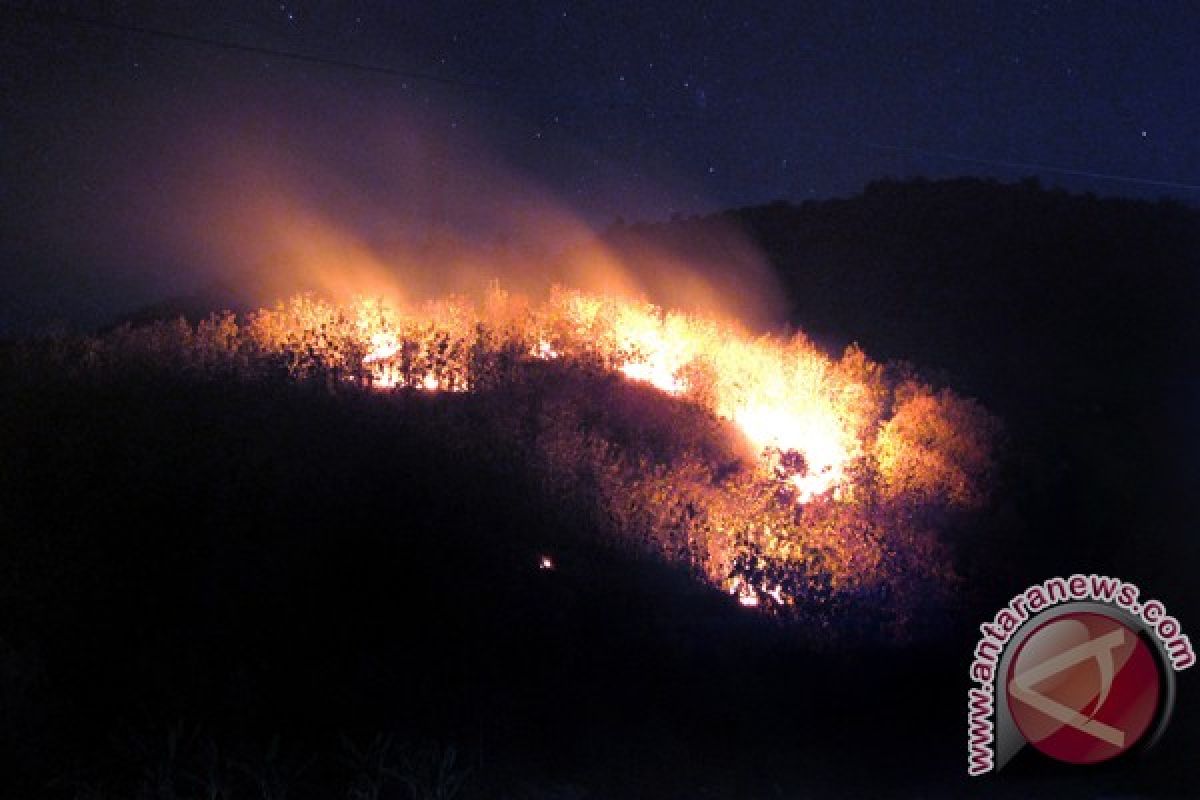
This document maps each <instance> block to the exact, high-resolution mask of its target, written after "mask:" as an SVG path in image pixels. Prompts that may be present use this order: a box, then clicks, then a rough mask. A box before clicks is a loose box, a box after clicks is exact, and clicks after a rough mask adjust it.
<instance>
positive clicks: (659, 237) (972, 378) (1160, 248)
mask: <svg viewBox="0 0 1200 800" xmlns="http://www.w3.org/2000/svg"><path fill="white" fill-rule="evenodd" d="M731 223H732V224H731ZM731 228H732V229H734V230H737V231H739V233H741V234H744V235H747V236H749V238H750V239H751V240H752V241H753V242H755V243H756V244H757V245H758V246H759V248H760V249H761V250H762V252H763V253H765V254H766V256H767V257H768V258H769V260H770V262H771V263H772V265H773V266H774V267H775V269H776V270H777V271H778V273H779V276H780V279H781V281H782V283H783V285H784V286H785V287H786V290H787V292H788V293H789V295H790V297H789V301H790V307H791V308H792V309H793V310H792V314H791V321H792V322H793V323H794V324H796V325H797V326H798V327H800V328H801V329H803V330H805V331H808V332H811V333H813V334H815V339H816V340H817V341H818V342H822V343H830V342H832V343H837V344H838V345H841V344H845V343H848V342H850V341H857V342H858V343H859V344H861V345H862V346H863V348H864V349H865V350H866V351H867V353H869V354H870V355H871V356H872V357H874V358H879V359H900V360H907V361H910V362H913V363H915V364H916V365H917V366H918V367H919V368H920V370H921V372H922V373H923V374H926V375H935V376H940V377H941V379H942V380H944V381H945V382H946V383H947V384H949V385H951V386H953V387H954V388H955V389H956V390H959V391H963V392H965V393H967V394H972V395H975V396H977V397H978V398H979V399H981V400H982V401H983V402H984V403H985V404H986V405H987V406H989V407H990V408H991V409H992V410H993V411H995V412H997V413H998V414H999V415H1000V416H1001V417H1002V418H1003V419H1004V420H1005V422H1006V425H1007V427H1008V430H1009V434H1010V437H1009V438H1010V444H1011V447H1012V450H1011V453H1010V458H1009V460H1008V464H1009V469H1010V472H1011V474H1010V475H1009V476H1008V478H1007V480H1008V482H1009V484H1010V487H1011V489H1012V491H1011V492H1009V493H1008V496H1009V497H1010V498H1012V499H1013V502H1014V504H1015V506H1014V507H1013V508H1011V509H1001V512H998V514H1001V515H1003V514H1007V513H1008V512H1009V511H1011V512H1012V513H1013V515H1014V516H1015V517H1018V518H1019V521H1018V520H1012V519H1008V518H1007V517H1005V518H1004V519H1001V520H1000V521H998V522H997V525H998V526H999V528H1000V529H999V530H997V531H996V536H997V537H998V538H999V539H1000V540H1001V541H1002V542H1003V546H1004V547H1005V548H1007V549H1009V550H1010V551H1011V553H1010V555H1011V556H1012V558H1014V559H1016V561H1015V562H1010V563H1016V564H1020V565H1027V569H1028V572H1029V573H1030V575H1031V577H1032V576H1035V575H1037V574H1038V570H1043V571H1044V570H1046V569H1061V570H1073V569H1080V568H1083V567H1088V568H1091V567H1093V566H1094V567H1095V568H1098V569H1111V570H1114V571H1116V572H1120V573H1121V574H1125V575H1127V576H1135V574H1140V575H1143V576H1144V577H1145V580H1146V581H1147V583H1148V584H1150V583H1153V582H1154V581H1159V582H1160V583H1162V582H1166V583H1168V584H1169V585H1170V586H1177V587H1179V588H1181V589H1183V588H1185V587H1187V586H1189V585H1190V582H1189V579H1188V578H1187V576H1184V575H1181V574H1179V572H1178V570H1175V568H1174V567H1173V566H1172V565H1173V564H1176V563H1178V560H1180V559H1182V560H1183V561H1185V562H1188V563H1197V555H1200V553H1198V551H1197V546H1196V544H1195V541H1196V538H1195V536H1194V534H1193V533H1192V531H1191V527H1192V524H1193V523H1194V522H1195V520H1196V515H1195V513H1194V511H1193V510H1192V509H1191V504H1190V501H1188V500H1185V499H1183V498H1185V497H1187V496H1188V494H1189V493H1190V492H1191V491H1193V490H1194V487H1195V486H1196V485H1197V484H1198V482H1200V471H1198V470H1197V468H1196V466H1195V459H1194V458H1193V457H1192V455H1191V454H1192V453H1194V448H1195V446H1196V445H1197V444H1200V435H1198V429H1197V426H1196V422H1195V421H1194V408H1195V403H1196V399H1197V397H1198V396H1200V388H1198V387H1200V384H1198V383H1197V379H1196V377H1195V356H1194V354H1195V353H1196V352H1197V350H1198V347H1197V346H1198V345H1200V315H1198V314H1197V308H1198V307H1200V304H1198V302H1197V301H1198V299H1200V211H1197V210H1195V209H1192V208H1189V207H1187V206H1184V205H1182V204H1180V203H1177V202H1174V201H1161V202H1157V203H1152V202H1146V201H1138V200H1127V199H1117V198H1107V199H1101V198H1097V197H1095V196H1093V195H1090V194H1088V195H1074V194H1069V193H1067V192H1064V191H1061V190H1047V189H1044V188H1042V187H1041V186H1040V185H1039V184H1038V183H1037V181H1036V180H1027V181H1023V182H1021V183H1017V184H1002V183H999V182H996V181H992V180H981V179H974V178H961V179H955V180H944V181H926V180H912V181H903V182H901V181H894V180H882V181H877V182H875V183H872V184H870V185H869V186H867V187H866V189H865V190H864V191H863V193H862V194H860V195H856V196H854V197H850V198H847V199H836V200H828V201H822V202H817V201H808V202H805V203H803V204H800V205H793V204H790V203H786V202H778V203H774V204H771V205H766V206H755V207H749V208H741V209H736V210H731V211H727V212H723V213H720V214H714V215H710V216H705V217H691V218H688V219H680V218H676V219H673V220H672V221H669V222H662V223H655V224H635V225H624V224H618V225H614V226H613V227H612V228H611V229H610V230H609V231H608V233H607V234H606V239H607V242H608V244H609V245H610V246H611V247H613V248H614V249H615V250H617V251H618V252H621V251H623V250H624V251H630V252H636V250H637V249H639V248H642V247H645V246H647V245H649V246H658V247H667V248H671V249H672V250H673V251H675V252H682V253H684V254H688V253H689V252H691V253H692V254H693V255H694V256H695V257H696V258H699V259H711V258H712V254H713V253H714V252H720V251H721V247H720V244H719V239H720V237H721V236H722V235H723V234H722V231H727V230H730V229H731ZM731 268H733V269H736V268H737V265H736V264H735V265H732V266H731ZM998 519H999V517H998ZM1014 529H1016V530H1020V531H1023V534H1022V535H1021V536H1014ZM974 535H975V536H976V537H978V536H979V533H978V532H975V534H974ZM1131 538H1132V539H1134V540H1136V541H1137V542H1138V543H1139V544H1140V545H1141V547H1140V548H1138V549H1136V550H1130V548H1129V547H1128V544H1129V542H1130V540H1131ZM970 547H971V548H972V549H982V550H984V551H986V552H988V553H989V556H988V558H989V559H991V558H993V557H994V556H995V554H994V553H993V552H992V551H990V550H988V549H987V548H986V547H981V544H980V542H979V541H978V538H976V540H975V541H974V542H973V543H971V545H970ZM1168 554H1170V555H1168ZM981 569H982V567H981ZM985 571H986V572H993V570H985ZM980 577H981V578H982V577H983V576H982V575H981V576H980ZM1013 577H1014V576H1012V575H1006V576H1005V578H1004V583H1005V585H1011V583H1012V580H1013ZM995 591H996V593H997V594H999V593H1001V592H1002V591H1003V590H1001V589H1000V588H999V587H997V588H996V590H995ZM1181 594H1182V595H1183V596H1184V597H1191V595H1192V593H1191V592H1187V591H1184V592H1181ZM998 599H999V598H998Z"/></svg>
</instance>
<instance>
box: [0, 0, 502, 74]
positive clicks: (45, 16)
mask: <svg viewBox="0 0 1200 800" xmlns="http://www.w3.org/2000/svg"><path fill="white" fill-rule="evenodd" d="M0 5H3V7H4V8H5V9H6V10H8V11H15V12H17V13H18V14H24V15H26V16H28V17H33V18H37V19H40V20H42V21H45V22H61V23H64V24H67V25H73V26H75V27H79V28H102V29H107V30H111V31H118V32H121V33H133V34H137V35H139V36H151V37H158V38H160V39H168V40H172V41H177V42H187V43H188V44H194V45H200V46H204V47H216V48H219V49H222V50H232V51H234V52H239V53H254V54H255V55H262V56H270V57H272V58H288V59H291V60H293V61H303V62H306V63H309V64H319V65H321V66H325V67H337V68H342V69H349V70H356V71H358V72H370V73H375V74H378V75H389V76H391V77H394V78H406V79H408V80H414V81H428V82H430V83H440V84H445V85H450V86H461V87H465V88H468V89H482V90H485V91H511V89H510V88H509V87H505V86H502V85H500V84H491V83H482V82H477V81H467V80H462V79H460V78H447V77H445V76H442V75H435V74H433V73H429V72H415V71H412V70H402V69H397V68H395V67H388V66H384V65H381V64H364V63H362V62H359V61H345V60H342V59H337V58H329V57H326V56H319V55H314V54H312V53H302V52H299V51H296V50H277V49H275V48H271V47H262V46H260V45H252V44H244V43H242V42H230V41H227V40H225V39H216V38H213V37H209V36H199V35H196V34H191V33H180V32H178V31H169V30H165V29H162V28H151V27H147V26H144V25H132V24H129V23H124V22H115V21H113V20H107V19H101V18H99V17H83V16H78V15H75V14H67V13H63V12H59V11H39V10H36V9H31V8H20V7H17V6H12V5H9V4H7V3H4V4H0Z"/></svg>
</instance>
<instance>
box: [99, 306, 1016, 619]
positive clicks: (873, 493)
mask: <svg viewBox="0 0 1200 800" xmlns="http://www.w3.org/2000/svg"><path fill="white" fill-rule="evenodd" d="M84 350H85V353H86V355H85V358H84V361H85V362H86V363H87V364H89V365H91V366H92V367H97V366H105V365H108V366H114V365H120V364H126V365H127V364H129V363H131V362H133V361H139V360H141V361H147V360H148V361H153V362H156V363H159V364H166V365H170V366H171V367H172V368H177V369H186V370H188V371H190V372H192V373H195V374H199V375H210V374H233V375H236V376H239V377H240V378H243V379H254V378H257V377H262V376H263V375H267V374H280V375H283V374H286V375H287V376H289V377H290V378H292V379H295V380H298V381H302V382H306V383H317V384H322V385H324V386H326V387H328V388H329V389H330V390H332V391H337V392H343V391H369V392H380V391H383V392H417V393H422V392H427V393H450V394H463V393H468V394H470V395H472V396H478V397H481V398H484V399H485V400H491V401H492V402H491V405H490V411H489V415H488V416H489V422H488V425H489V426H490V432H491V435H492V437H493V439H494V440H495V441H498V442H502V443H503V445H502V446H504V447H506V448H511V449H513V450H514V451H516V452H520V453H522V454H523V457H524V458H525V459H526V460H527V461H528V463H529V465H530V467H531V468H532V469H534V470H535V471H536V472H537V474H538V475H539V476H540V478H541V481H542V483H543V485H544V486H545V487H546V489H547V490H548V491H551V492H555V493H559V494H562V495H563V496H564V497H565V498H567V499H568V500H569V501H570V502H571V503H573V504H576V505H578V506H580V507H585V508H589V509H592V510H593V519H592V520H591V521H592V523H593V525H592V526H593V527H595V528H598V529H600V530H603V531H604V532H605V535H608V536H612V537H613V538H615V539H617V540H620V541H622V542H624V543H626V544H627V545H628V546H632V547H638V548H644V549H646V550H648V551H650V552H652V553H654V554H655V555H656V556H659V557H662V558H665V559H668V560H671V561H675V562H678V563H681V564H684V565H686V566H687V567H688V568H690V569H692V570H694V572H695V574H696V575H697V576H698V577H700V578H701V579H703V580H705V581H707V582H709V583H711V584H712V585H713V586H716V587H719V588H721V589H722V590H724V591H726V592H728V593H730V594H732V595H734V596H735V597H736V598H737V599H738V601H739V602H741V603H742V604H743V605H746V606H755V607H759V608H763V609H768V610H770V611H772V612H774V613H778V614H784V615H801V616H803V615H806V614H813V613H820V614H823V613H827V610H828V608H829V607H831V606H836V605H838V604H839V603H843V602H845V601H848V600H851V601H852V600H855V599H861V598H864V597H865V598H877V599H878V600H879V602H878V603H877V605H878V606H880V607H886V608H887V609H888V613H889V618H890V619H891V621H892V622H898V623H903V621H904V618H905V615H906V613H907V610H908V609H909V608H911V607H912V605H913V602H914V601H913V596H914V595H915V594H916V593H925V592H928V591H929V590H930V589H931V588H933V589H944V588H945V587H947V586H948V585H949V584H950V583H951V582H952V576H953V573H952V570H951V568H950V564H951V560H950V557H949V554H948V552H947V549H946V547H945V546H944V544H943V542H942V540H941V537H940V536H939V531H940V530H941V529H942V528H943V527H944V526H945V525H946V524H947V520H949V519H951V518H952V517H953V516H954V515H955V514H957V513H961V512H968V511H970V510H972V509H977V508H979V507H980V506H981V505H982V504H983V503H984V502H985V500H986V496H987V486H988V478H989V475H990V473H991V470H992V467H993V459H992V443H993V439H994V434H995V431H996V423H995V421H994V420H993V419H992V418H991V417H990V416H989V415H988V414H987V412H986V411H985V410H984V409H982V408H981V407H980V406H979V405H978V404H976V403H975V402H974V401H972V400H970V399H967V398H963V397H960V396H959V395H956V394H954V393H953V392H952V391H950V390H948V389H942V390H940V391H935V390H934V389H933V388H932V387H931V386H929V385H927V384H924V383H922V382H920V381H919V380H917V379H915V378H914V377H912V376H911V375H909V374H904V373H901V374H897V373H896V371H895V370H889V369H888V368H886V367H884V366H883V365H881V364H878V363H875V362H873V361H872V360H871V359H870V358H868V357H867V356H866V354H864V353H863V352H862V351H861V350H860V349H858V348H857V347H854V346H851V347H850V348H848V349H847V350H846V351H845V353H843V354H842V356H841V357H840V358H837V359H834V358H830V357H829V356H827V355H826V354H824V353H823V352H821V351H820V350H819V349H818V348H817V347H815V346H814V345H813V344H812V343H811V342H810V341H809V340H808V339H807V338H805V337H804V336H803V334H799V333H797V334H795V335H793V336H790V337H778V336H755V335H751V334H750V333H749V332H747V331H746V330H744V329H743V328H741V327H740V326H738V325H737V324H735V323H732V322H727V321H722V320H719V319H715V318H708V317H704V316H699V315H694V314H684V313H679V312H673V311H664V310H663V309H660V308H657V307H655V306H653V305H648V304H645V303H638V302H631V301H628V300H623V299H619V298H614V297H602V296H597V295H589V294H584V293H582V292H578V291H572V290H567V289H561V288H557V289H554V290H553V291H552V292H551V293H550V295H549V297H548V299H547V300H546V301H544V302H542V303H540V304H534V303H531V302H530V301H528V300H527V299H525V298H523V297H518V296H514V295H511V294H509V293H507V292H505V291H503V290H501V289H498V288H493V289H492V290H491V291H490V292H489V293H488V294H487V296H486V297H485V298H484V301H483V302H482V303H481V304H479V305H478V306H476V305H474V304H472V303H470V302H468V301H467V300H465V299H462V298H456V297H451V298H446V299H444V300H441V301H437V302H432V303H428V304H426V305H425V306H423V307H419V308H407V309H402V308H397V307H394V306H392V305H389V304H388V303H386V302H384V301H382V300H380V299H378V298H358V299H356V300H354V301H353V302H351V303H348V304H345V305H338V304H334V303H331V302H327V301H324V300H322V299H319V298H316V297H313V296H311V295H299V296H296V297H293V298H291V299H290V300H288V301H286V302H280V303H278V304H277V305H275V306H274V307H272V308H265V309H261V310H259V311H257V312H254V313H252V314H249V315H248V316H247V317H245V318H244V319H240V320H238V319H235V318H234V316H233V315H230V314H225V315H220V316H216V317H213V318H211V319H209V320H207V321H204V322H201V323H199V324H198V325H195V326H190V325H188V324H186V323H182V322H176V323H159V324H157V325H153V326H148V327H144V328H139V329H129V328H122V329H118V330H117V331H115V332H112V333H110V334H108V335H106V336H102V337H98V338H95V339H93V340H91V341H89V342H88V343H87V344H86V346H85V347H84ZM447 446H448V447H452V446H456V445H455V444H454V443H450V442H448V443H447ZM457 446H464V447H465V446H466V445H463V444H461V443H460V444H459V445H457Z"/></svg>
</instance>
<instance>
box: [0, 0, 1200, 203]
mask: <svg viewBox="0 0 1200 800" xmlns="http://www.w3.org/2000/svg"><path fill="white" fill-rule="evenodd" d="M0 7H2V8H4V9H5V10H7V11H12V12H15V13H18V14H23V15H25V16H26V17H29V18H33V19H39V20H42V21H45V22H61V23H64V24H67V25H72V26H74V27H81V28H100V29H107V30H111V31H117V32H121V33H131V34H136V35H140V36H149V37H155V38H159V39H165V40H169V41H176V42H185V43H188V44H193V45H198V46H202V47H214V48H218V49H222V50H230V51H234V52H241V53H253V54H256V55H262V56H268V57H272V58H286V59H291V60H293V61H300V62H304V63H309V64H317V65H320V66H325V67H334V68H340V69H347V70H353V71H358V72H364V73H374V74H378V75H388V76H391V77H396V78H404V79H406V80H412V81H426V82H429V83H436V84H441V85H445V86H456V87H461V88H466V89H475V90H480V91H485V92H493V93H497V94H504V95H507V96H510V97H512V96H517V95H519V94H520V93H519V92H518V91H517V89H516V88H515V87H512V86H506V85H504V84H500V83H485V82H482V81H472V80H464V79H462V78H450V77H446V76H443V75H437V74H434V73H430V72H419V71H414V70H403V69H398V68H395V67H389V66H385V65H381V64H366V63H362V62H358V61H347V60H343V59H337V58H330V57H327V56H319V55H314V54H311V53H304V52H299V51H294V50H280V49H275V48H271V47H263V46H260V45H251V44H244V43H242V42H231V41H227V40H224V39H217V38H213V37H208V36H199V35H195V34H190V33H180V32H178V31H170V30H164V29H160V28H151V27H147V26H144V25H133V24H129V23H122V22H115V21H113V20H107V19H101V18H98V17H84V16H78V15H74V14H68V13H65V12H59V11H42V10H37V9H31V8H24V7H18V6H13V5H11V4H8V3H0ZM552 100H554V98H547V101H552ZM559 108H560V109H562V110H564V111H565V110H570V109H574V110H578V109H581V108H589V109H592V110H596V111H618V110H638V111H641V112H642V113H644V114H646V115H647V116H649V117H658V116H661V117H675V118H686V119H693V120H698V121H708V122H711V121H712V119H713V118H714V116H721V115H713V114H710V113H707V112H705V113H697V112H696V110H694V109H690V108H688V109H670V108H658V109H650V108H647V107H646V106H644V105H642V104H638V103H580V102H578V101H573V102H571V103H567V104H561V103H560V104H559ZM742 113H743V112H739V116H741V115H742ZM799 135H801V136H804V137H805V138H809V139H814V140H821V141H826V142H833V143H838V144H841V143H850V144H853V145H857V146H859V147H865V148H868V149H872V150H881V151H887V152H893V153H908V154H910V155H919V156H924V157H926V158H940V159H944V160H947V161H956V162H960V163H967V164H978V165H980V166H989V167H999V168H1003V169H1015V170H1023V171H1033V172H1044V173H1051V174H1057V175H1069V176H1072V177H1081V178H1092V179H1094V180H1102V181H1112V182H1116V183H1126V184H1133V185H1140V186H1154V187H1158V188H1164V189H1177V190H1180V191H1189V192H1198V191H1200V184H1196V183H1184V182H1182V181H1172V180H1160V179H1155V178H1143V177H1138V176H1133V175H1120V174H1116V173H1111V172H1100V171H1096V170H1086V169H1078V168H1072V167H1065V166H1056V165H1052V164H1043V163H1039V162H1033V161H1019V160H1012V159H997V158H984V157H980V156H972V155H964V154H961V153H952V152H947V151H945V150H938V149H932V148H925V147H916V146H912V145H902V144H887V143H882V142H873V141H868V140H865V139H857V138H854V137H844V136H843V137H839V136H834V135H831V134H822V133H804V132H801V133H800V134H799Z"/></svg>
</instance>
